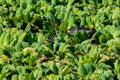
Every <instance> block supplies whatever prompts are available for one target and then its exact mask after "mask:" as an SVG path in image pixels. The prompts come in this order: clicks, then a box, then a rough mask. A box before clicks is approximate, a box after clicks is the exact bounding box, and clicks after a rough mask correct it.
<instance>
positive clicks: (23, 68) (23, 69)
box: [17, 66, 26, 76]
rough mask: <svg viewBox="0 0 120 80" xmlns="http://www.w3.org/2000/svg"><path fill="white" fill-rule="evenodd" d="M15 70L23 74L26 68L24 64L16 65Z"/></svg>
mask: <svg viewBox="0 0 120 80" xmlns="http://www.w3.org/2000/svg"><path fill="white" fill-rule="evenodd" d="M17 72H18V73H19V75H20V76H21V75H23V74H26V70H25V67H24V66H17Z"/></svg>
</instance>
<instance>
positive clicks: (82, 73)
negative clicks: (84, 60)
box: [78, 64, 87, 77]
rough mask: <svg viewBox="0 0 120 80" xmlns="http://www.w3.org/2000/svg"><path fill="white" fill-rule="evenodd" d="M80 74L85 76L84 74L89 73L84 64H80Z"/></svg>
mask: <svg viewBox="0 0 120 80" xmlns="http://www.w3.org/2000/svg"><path fill="white" fill-rule="evenodd" d="M78 74H79V76H80V77H84V76H86V75H87V71H86V69H85V67H84V65H83V64H79V67H78Z"/></svg>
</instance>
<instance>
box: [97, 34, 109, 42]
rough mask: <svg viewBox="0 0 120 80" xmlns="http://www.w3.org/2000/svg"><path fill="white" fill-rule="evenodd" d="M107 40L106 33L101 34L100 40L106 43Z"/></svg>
mask: <svg viewBox="0 0 120 80" xmlns="http://www.w3.org/2000/svg"><path fill="white" fill-rule="evenodd" d="M106 41H107V39H106V36H105V35H104V34H101V35H100V37H99V42H100V43H101V44H102V43H105V42H106Z"/></svg>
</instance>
